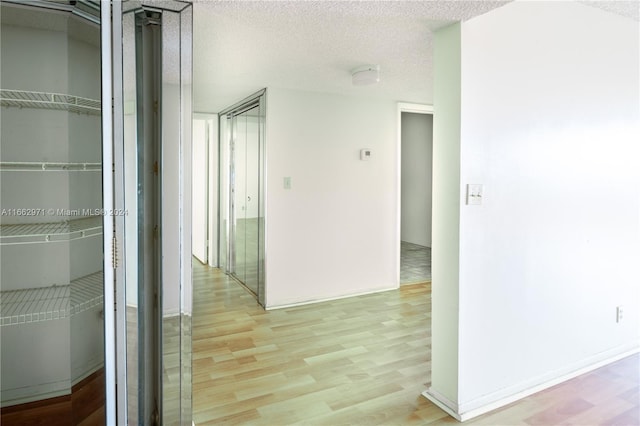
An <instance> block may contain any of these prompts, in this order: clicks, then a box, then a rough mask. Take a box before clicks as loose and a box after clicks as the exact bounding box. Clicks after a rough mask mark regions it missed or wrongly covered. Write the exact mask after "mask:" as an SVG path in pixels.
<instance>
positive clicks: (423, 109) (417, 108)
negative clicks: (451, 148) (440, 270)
mask: <svg viewBox="0 0 640 426" xmlns="http://www.w3.org/2000/svg"><path fill="white" fill-rule="evenodd" d="M403 112H411V113H414V114H427V115H432V116H433V115H434V110H433V105H427V104H415V103H410V102H398V105H397V109H396V114H397V122H398V126H397V128H398V134H397V142H396V146H397V151H396V152H397V163H396V168H397V176H396V194H397V197H396V235H397V236H398V238H396V242H395V244H396V247H395V253H396V256H395V261H396V265H395V269H396V286H397V287H400V266H401V263H400V241H401V239H402V237H401V236H402V230H401V227H402V211H401V209H402V113H403ZM432 198H433V197H432Z"/></svg>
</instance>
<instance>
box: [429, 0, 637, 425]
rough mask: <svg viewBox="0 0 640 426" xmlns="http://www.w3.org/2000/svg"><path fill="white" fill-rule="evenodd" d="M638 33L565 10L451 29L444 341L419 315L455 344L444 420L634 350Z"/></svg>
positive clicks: (539, 7)
mask: <svg viewBox="0 0 640 426" xmlns="http://www.w3.org/2000/svg"><path fill="white" fill-rule="evenodd" d="M541 22H543V23H544V25H543V26H541V25H540V23H541ZM594 29H597V30H594ZM638 34H639V25H638V22H635V21H632V20H629V19H626V18H622V17H619V16H617V15H613V14H609V13H607V12H603V11H601V10H599V9H595V8H591V7H588V6H585V5H582V4H578V3H573V2H515V3H511V4H508V5H506V6H504V7H502V8H499V9H496V10H495V11H493V12H491V13H488V14H485V15H482V16H480V17H477V18H475V19H471V20H469V21H466V22H465V23H463V24H462V57H461V62H462V79H461V93H462V97H461V135H460V148H461V152H460V162H461V168H460V178H461V182H460V183H461V185H460V187H459V190H458V191H457V193H458V195H459V200H458V201H459V203H460V205H462V208H461V211H460V252H459V256H460V269H459V271H460V277H459V283H458V287H459V307H456V306H454V305H452V306H451V307H450V310H456V309H457V311H458V313H457V314H456V315H457V316H458V321H459V324H458V332H459V342H457V343H454V342H451V341H449V340H448V339H447V338H446V337H445V336H442V335H440V336H436V331H435V322H436V320H437V318H436V312H435V311H436V307H435V306H434V340H433V347H434V350H435V349H436V348H437V347H438V346H439V345H445V346H447V345H448V346H449V347H453V346H454V345H456V344H458V345H459V359H458V371H457V372H451V374H450V375H449V377H447V378H445V379H444V380H443V382H445V383H446V384H447V385H448V384H450V383H456V382H457V384H458V392H457V395H455V400H454V401H453V402H454V403H455V404H456V405H457V406H456V407H454V410H455V411H457V412H458V413H461V414H465V413H470V412H471V411H472V410H475V409H482V407H487V406H488V404H491V403H493V402H496V401H503V402H506V401H507V400H508V399H509V398H510V397H513V396H514V395H516V394H517V393H518V392H527V391H528V390H531V389H533V388H534V387H535V386H537V385H543V386H544V385H545V384H549V383H550V382H551V381H553V380H554V379H557V378H560V377H564V376H568V375H570V374H572V373H574V372H575V371H577V370H578V369H580V368H589V367H590V366H594V365H597V363H598V362H605V361H608V360H613V359H615V358H616V357H617V356H620V355H622V354H625V353H628V352H629V351H633V350H638V348H639V346H640V329H639V324H640V322H639V321H640V316H639V310H640V287H639V286H638V283H639V282H640V272H639V270H638V269H637V261H638V259H640V220H639V218H640V193H639V188H640V168H639V167H638V166H637V165H638V160H639V159H640V143H639V141H640V119H639V114H640V110H639V108H640V106H639V105H640V102H639V101H640V99H639V93H640V92H639V81H638V80H639V75H640V73H639V71H640V70H639V47H640V46H639V37H638ZM438 84H440V82H439V80H436V86H437V85H438ZM434 107H435V108H436V120H438V118H439V117H438V104H437V102H436V103H435V105H434ZM437 127H438V124H437V122H436V128H437ZM437 143H438V141H436V145H437ZM467 183H480V184H483V185H484V201H483V205H480V206H467V205H464V204H463V203H464V185H465V184H467ZM436 205H437V204H436ZM434 247H435V242H434ZM434 253H436V251H434ZM438 267H439V263H438V261H437V259H434V272H435V274H437V271H438ZM435 274H434V286H435V284H436V281H437V279H438V276H437V275H435ZM435 291H436V290H435V287H434V304H436V303H437V299H436V293H435ZM617 305H624V306H625V319H624V321H623V322H622V323H619V324H618V323H616V306H617ZM439 309H441V307H440V308H439ZM438 369H439V365H438V363H437V362H436V358H435V356H434V360H433V370H434V377H435V373H436V371H438ZM456 376H457V377H456ZM433 385H434V388H433V390H434V391H435V392H437V391H438V387H437V386H439V384H438V385H437V384H436V382H435V380H434V384H433Z"/></svg>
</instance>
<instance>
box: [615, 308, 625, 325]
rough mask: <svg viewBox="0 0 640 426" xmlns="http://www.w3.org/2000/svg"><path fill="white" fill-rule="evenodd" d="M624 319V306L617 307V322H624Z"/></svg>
mask: <svg viewBox="0 0 640 426" xmlns="http://www.w3.org/2000/svg"><path fill="white" fill-rule="evenodd" d="M623 318H624V309H623V307H622V306H616V322H622V319H623Z"/></svg>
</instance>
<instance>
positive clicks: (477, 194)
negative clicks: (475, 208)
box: [467, 183, 483, 205]
mask: <svg viewBox="0 0 640 426" xmlns="http://www.w3.org/2000/svg"><path fill="white" fill-rule="evenodd" d="M482 190H483V189H482V185H481V184H477V183H470V184H467V204H468V205H479V204H482Z"/></svg>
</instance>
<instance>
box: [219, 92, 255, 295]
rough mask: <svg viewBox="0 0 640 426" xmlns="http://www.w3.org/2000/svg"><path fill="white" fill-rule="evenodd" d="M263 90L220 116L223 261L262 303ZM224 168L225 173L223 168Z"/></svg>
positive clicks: (232, 274) (221, 251)
mask: <svg viewBox="0 0 640 426" xmlns="http://www.w3.org/2000/svg"><path fill="white" fill-rule="evenodd" d="M264 100H265V91H260V92H258V93H256V94H255V95H253V96H251V97H249V98H248V99H246V100H244V101H242V102H240V103H239V104H237V105H235V106H233V107H231V108H229V109H227V110H226V111H224V112H223V113H221V114H220V151H221V152H220V159H221V167H220V170H221V171H223V173H222V176H221V179H220V180H221V185H222V187H221V191H220V194H221V198H222V200H221V205H222V206H225V208H223V209H222V210H223V212H222V213H223V214H222V221H221V224H222V226H224V227H225V228H226V229H224V230H221V232H220V235H222V236H223V238H221V247H220V253H221V254H222V256H224V257H225V258H224V259H221V265H223V266H224V269H225V270H226V272H227V273H229V274H230V275H231V276H233V277H234V278H235V279H236V280H237V281H239V282H240V283H241V284H242V285H244V286H245V287H246V288H247V289H248V290H249V291H251V293H253V294H254V295H255V296H256V298H257V300H258V302H259V303H260V304H261V305H263V306H264V303H265V293H264V229H265V226H264V225H265V215H264V153H265V120H264V118H265V101H264ZM225 171H226V172H225Z"/></svg>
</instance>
